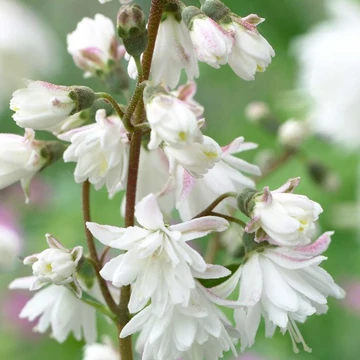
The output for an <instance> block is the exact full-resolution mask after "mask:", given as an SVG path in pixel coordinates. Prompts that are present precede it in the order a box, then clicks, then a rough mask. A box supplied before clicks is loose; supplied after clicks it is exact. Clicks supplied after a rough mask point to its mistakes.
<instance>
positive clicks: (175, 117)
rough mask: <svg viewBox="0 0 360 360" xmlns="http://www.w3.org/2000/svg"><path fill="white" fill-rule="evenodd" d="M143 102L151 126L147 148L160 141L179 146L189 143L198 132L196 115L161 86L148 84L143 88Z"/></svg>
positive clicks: (154, 146) (156, 145) (151, 147)
mask: <svg viewBox="0 0 360 360" xmlns="http://www.w3.org/2000/svg"><path fill="white" fill-rule="evenodd" d="M144 103H145V108H146V114H147V118H148V121H149V124H150V127H151V139H150V143H149V145H148V147H149V149H155V148H156V147H158V146H159V145H160V143H161V142H162V141H165V142H166V143H167V144H168V145H170V146H172V147H175V148H180V147H182V146H185V145H189V144H191V143H192V142H193V141H194V139H195V138H196V137H197V136H198V134H199V128H198V122H197V118H196V115H195V114H194V113H193V112H192V111H191V110H190V109H189V107H188V106H187V104H186V103H184V102H183V101H181V100H179V99H178V98H176V97H175V96H172V95H170V94H169V93H167V92H166V91H165V89H164V88H163V87H161V86H153V85H150V84H148V85H147V86H146V88H145V90H144Z"/></svg>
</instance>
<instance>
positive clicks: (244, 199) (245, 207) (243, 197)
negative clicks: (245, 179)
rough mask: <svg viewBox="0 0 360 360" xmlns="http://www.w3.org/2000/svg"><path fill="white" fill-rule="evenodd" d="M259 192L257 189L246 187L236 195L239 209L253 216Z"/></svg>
mask: <svg viewBox="0 0 360 360" xmlns="http://www.w3.org/2000/svg"><path fill="white" fill-rule="evenodd" d="M257 194H258V192H257V191H256V190H254V189H251V188H246V189H244V190H243V191H242V192H241V193H240V194H238V195H237V197H236V201H237V206H238V209H239V210H240V211H241V212H242V213H243V214H245V215H246V216H248V217H251V212H252V210H253V208H254V206H255V200H254V199H255V196H256V195H257Z"/></svg>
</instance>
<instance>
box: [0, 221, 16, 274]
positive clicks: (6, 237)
mask: <svg viewBox="0 0 360 360" xmlns="http://www.w3.org/2000/svg"><path fill="white" fill-rule="evenodd" d="M20 246H21V239H20V236H19V234H18V233H17V232H16V231H15V230H13V229H11V228H10V227H8V226H6V225H4V224H0V271H6V270H9V269H11V267H12V266H13V264H14V263H15V260H16V256H18V255H19V251H20Z"/></svg>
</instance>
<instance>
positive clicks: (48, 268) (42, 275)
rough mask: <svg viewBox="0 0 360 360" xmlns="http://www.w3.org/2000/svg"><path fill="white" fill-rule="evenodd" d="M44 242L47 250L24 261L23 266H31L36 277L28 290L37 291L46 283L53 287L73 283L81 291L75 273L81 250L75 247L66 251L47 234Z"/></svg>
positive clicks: (81, 254) (79, 247)
mask: <svg viewBox="0 0 360 360" xmlns="http://www.w3.org/2000/svg"><path fill="white" fill-rule="evenodd" d="M46 240H47V242H48V245H49V247H50V248H49V249H46V250H44V251H43V252H41V253H40V254H35V255H31V256H28V257H26V258H25V259H24V265H32V270H33V275H34V276H36V277H37V279H36V281H35V282H34V283H33V284H32V286H31V288H30V290H37V289H39V288H41V287H42V286H44V285H45V284H48V283H51V284H54V285H69V284H71V283H75V286H76V288H77V290H78V291H81V289H80V287H79V285H78V284H77V280H76V278H75V273H76V270H77V267H78V265H79V262H80V260H81V258H82V256H83V248H82V247H81V246H77V247H75V248H73V249H72V250H68V249H66V248H65V247H63V246H62V245H61V243H60V242H59V241H58V240H56V239H55V238H54V237H53V236H51V235H49V234H47V235H46ZM73 288H74V287H73Z"/></svg>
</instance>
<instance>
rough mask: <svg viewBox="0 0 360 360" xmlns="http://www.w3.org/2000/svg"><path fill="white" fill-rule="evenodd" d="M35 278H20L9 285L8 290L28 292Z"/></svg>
mask: <svg viewBox="0 0 360 360" xmlns="http://www.w3.org/2000/svg"><path fill="white" fill-rule="evenodd" d="M35 280H36V276H26V277H22V278H18V279H15V280H14V281H12V282H11V283H10V284H9V289H10V290H14V289H24V290H29V289H30V287H31V285H32V284H33V283H34V282H35Z"/></svg>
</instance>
